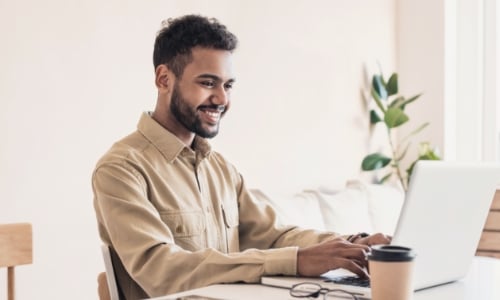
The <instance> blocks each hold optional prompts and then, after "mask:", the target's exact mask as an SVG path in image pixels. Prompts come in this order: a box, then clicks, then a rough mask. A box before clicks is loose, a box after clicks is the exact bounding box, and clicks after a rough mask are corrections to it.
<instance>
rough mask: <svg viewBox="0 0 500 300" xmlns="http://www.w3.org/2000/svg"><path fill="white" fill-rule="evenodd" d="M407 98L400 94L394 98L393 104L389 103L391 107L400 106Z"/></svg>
mask: <svg viewBox="0 0 500 300" xmlns="http://www.w3.org/2000/svg"><path fill="white" fill-rule="evenodd" d="M404 101H405V98H404V97H403V96H399V97H397V98H396V99H394V100H393V101H392V102H391V104H389V107H397V108H400V107H401V105H402V104H403V103H404Z"/></svg>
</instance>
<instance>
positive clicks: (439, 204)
mask: <svg viewBox="0 0 500 300" xmlns="http://www.w3.org/2000/svg"><path fill="white" fill-rule="evenodd" d="M499 184H500V165H499V164H494V163H459V162H445V161H419V162H418V163H417V164H416V166H415V169H414V172H413V175H412V178H411V182H410V186H409V189H408V192H407V194H406V199H405V202H404V204H403V208H402V210H401V215H400V217H399V221H398V225H397V227H396V231H395V233H394V236H393V239H392V242H391V244H393V245H404V246H407V247H411V248H413V249H414V250H415V251H416V253H417V258H416V260H415V274H414V275H415V289H422V288H427V287H431V286H435V285H439V284H443V283H447V282H451V281H454V280H457V279H459V278H462V277H463V276H465V274H466V273H467V271H468V270H469V266H470V264H471V262H472V258H473V256H474V254H475V252H476V248H477V245H478V243H479V239H480V237H481V232H482V230H483V227H484V223H485V221H486V217H487V215H488V211H489V208H490V205H491V201H492V200H493V197H494V193H495V191H496V188H497V186H498V185H499Z"/></svg>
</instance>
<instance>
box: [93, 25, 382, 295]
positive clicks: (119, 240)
mask: <svg viewBox="0 0 500 300" xmlns="http://www.w3.org/2000/svg"><path fill="white" fill-rule="evenodd" d="M236 45H237V39H236V37H235V36H234V35H233V34H232V33H230V32H229V31H228V30H227V28H226V27H225V26H224V25H222V24H220V23H219V22H218V21H217V20H215V19H207V18H204V17H201V16H195V15H188V16H184V17H180V18H177V19H174V20H170V21H169V22H168V24H167V25H166V26H165V27H164V28H163V29H162V30H161V31H160V32H159V33H158V36H157V38H156V41H155V47H154V54H153V61H154V67H155V75H156V76H155V83H156V87H157V90H158V98H157V103H156V107H155V109H154V111H153V112H146V113H143V114H142V116H141V118H140V120H139V124H138V125H137V130H136V131H135V132H134V133H132V134H130V135H129V136H127V137H125V138H123V139H121V140H120V141H118V142H117V143H115V144H114V145H113V146H112V147H111V149H110V150H109V151H108V152H107V153H106V154H105V155H104V156H103V157H102V158H101V159H100V160H99V162H98V163H97V166H96V168H95V170H94V173H93V177H92V187H93V191H94V207H95V210H96V216H97V222H98V226H99V233H100V236H101V239H102V241H103V243H105V244H106V245H109V246H110V249H111V253H112V256H113V263H114V264H115V272H116V275H117V280H118V285H119V289H120V292H121V294H122V297H123V298H125V299H140V298H145V297H153V296H161V295H166V294H169V293H174V292H179V291H182V290H186V289H192V288H196V287H201V286H205V285H209V284H214V283H225V282H237V281H244V282H258V281H259V279H260V277H261V276H263V275H272V274H284V275H304V276H317V275H320V274H322V273H324V272H326V271H328V270H331V269H335V268H340V267H342V268H346V269H349V270H351V271H353V272H354V273H356V274H358V275H360V276H368V275H367V274H366V271H365V269H364V267H365V266H366V260H365V254H366V251H367V250H368V246H367V245H371V244H380V243H387V242H388V241H389V238H388V237H386V236H384V235H381V234H375V235H371V236H364V235H362V236H360V235H353V236H351V237H350V238H345V237H342V236H339V235H337V234H335V233H332V232H317V231H314V230H305V229H301V228H298V227H296V226H291V225H284V224H281V223H280V222H279V220H278V218H277V215H276V212H275V211H274V209H273V208H272V207H270V206H269V205H267V204H266V202H264V201H261V199H258V198H256V197H255V196H254V195H253V194H252V193H251V192H250V191H249V189H248V187H247V186H246V185H245V181H244V180H243V177H242V176H241V175H240V174H239V172H238V171H237V169H236V168H235V167H234V166H233V165H232V164H231V163H229V162H228V161H227V160H226V159H225V158H224V157H223V156H222V155H221V154H219V153H218V152H215V151H213V150H212V149H211V148H210V145H209V143H208V141H207V139H208V138H212V137H214V136H216V135H217V133H218V131H219V126H220V122H221V119H222V118H223V117H224V114H226V113H227V112H228V110H229V107H230V104H231V89H232V87H233V83H234V81H235V78H234V74H233V72H232V67H231V62H232V53H233V51H234V50H235V48H236ZM353 221H355V220H353Z"/></svg>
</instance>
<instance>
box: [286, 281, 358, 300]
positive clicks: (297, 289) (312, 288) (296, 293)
mask: <svg viewBox="0 0 500 300" xmlns="http://www.w3.org/2000/svg"><path fill="white" fill-rule="evenodd" d="M321 292H324V294H323V299H324V300H333V299H338V298H344V299H350V300H359V298H358V297H357V296H361V294H357V293H351V292H348V291H344V290H341V289H333V290H331V289H327V288H324V287H322V286H321V285H319V284H317V283H314V282H302V283H298V284H294V285H293V286H292V288H291V289H290V296H292V297H295V298H309V297H313V298H318V297H319V295H320V294H321Z"/></svg>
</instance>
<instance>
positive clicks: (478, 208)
mask: <svg viewBox="0 0 500 300" xmlns="http://www.w3.org/2000/svg"><path fill="white" fill-rule="evenodd" d="M497 187H498V188H500V164H496V163H482V162H481V163H479V162H476V163H462V162H447V161H419V162H417V164H416V165H415V168H414V170H413V174H412V177H411V181H410V185H409V188H408V191H407V193H406V197H405V202H404V204H403V207H402V210H401V214H400V217H399V220H398V224H397V227H396V231H395V233H394V236H393V238H392V242H391V244H392V245H400V246H406V247H410V248H412V249H413V250H414V251H415V252H416V253H417V257H416V259H415V269H414V272H415V273H414V288H415V290H417V291H418V290H421V289H425V288H429V287H433V286H437V285H441V284H445V283H449V282H453V281H456V280H458V279H460V278H462V277H464V276H465V275H466V273H467V272H468V270H469V267H470V264H471V263H472V259H473V257H474V254H475V251H476V248H477V245H478V243H479V239H480V237H481V232H482V230H483V227H484V224H485V221H486V217H487V215H488V212H489V208H490V205H491V202H492V200H493V197H494V193H495V191H496V189H497ZM353 222H355V220H353ZM346 275H347V276H353V273H350V272H349V271H347V270H343V269H339V270H332V271H330V272H327V273H325V274H323V275H321V276H320V277H318V278H310V277H293V276H263V277H262V278H261V283H262V284H264V285H270V286H275V287H283V288H291V287H292V286H293V285H294V284H297V283H301V282H316V283H319V284H320V285H321V286H322V287H324V288H329V289H334V288H339V289H343V290H346V291H349V292H352V293H356V294H358V295H359V296H360V297H361V298H368V299H369V298H370V297H371V292H370V288H369V282H368V286H362V285H363V284H360V283H359V282H357V281H355V282H354V283H345V282H344V281H343V280H340V279H339V278H341V277H345V276H346ZM339 281H341V282H342V283H339ZM353 284H357V285H353ZM359 285H361V286H359Z"/></svg>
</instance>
